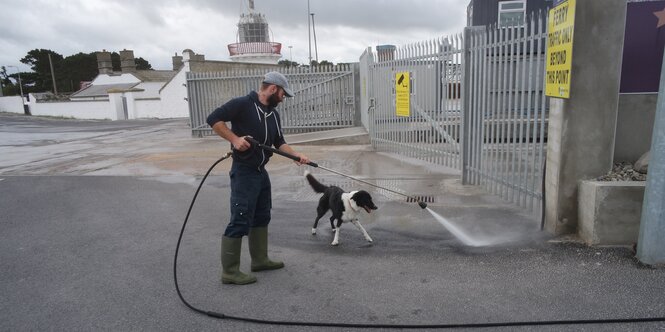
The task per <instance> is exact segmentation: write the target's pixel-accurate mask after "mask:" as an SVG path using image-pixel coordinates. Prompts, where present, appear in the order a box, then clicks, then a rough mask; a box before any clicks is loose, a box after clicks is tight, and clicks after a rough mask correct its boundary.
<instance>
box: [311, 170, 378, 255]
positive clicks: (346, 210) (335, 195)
mask: <svg viewBox="0 0 665 332" xmlns="http://www.w3.org/2000/svg"><path fill="white" fill-rule="evenodd" d="M305 177H306V178H307V182H309V184H310V185H311V186H312V188H313V189H314V191H315V192H317V193H323V196H321V199H319V206H317V208H316V220H314V226H313V227H312V235H316V227H317V226H318V224H319V219H321V217H323V215H324V214H326V212H328V210H331V211H332V216H331V217H330V226H332V229H333V232H335V238H334V239H333V242H332V243H331V245H333V246H336V245H338V244H339V228H340V226H342V222H345V221H350V222H351V223H353V224H354V225H356V227H358V229H360V231H361V232H363V236H365V239H366V240H367V241H369V242H372V238H371V237H369V234H367V231H365V228H363V226H362V225H361V224H360V222H358V215H359V214H360V211H361V210H363V209H364V210H365V211H367V213H370V212H372V210H376V209H377V207H376V205H374V202H373V201H372V196H371V195H370V194H369V193H368V192H366V191H364V190H356V191H352V192H349V193H347V192H344V190H342V188H340V187H337V186H326V185H324V184H322V183H321V182H319V181H317V180H316V179H315V178H314V176H312V174H310V173H309V171H305ZM335 220H337V225H335Z"/></svg>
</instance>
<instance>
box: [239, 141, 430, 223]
mask: <svg viewBox="0 0 665 332" xmlns="http://www.w3.org/2000/svg"><path fill="white" fill-rule="evenodd" d="M245 140H246V141H247V142H249V143H251V144H252V146H256V147H258V148H261V149H263V150H267V151H270V152H273V153H276V154H278V155H280V156H283V157H286V158H289V159H291V160H294V161H298V162H300V157H296V156H294V155H292V154H290V153H286V152H284V151H280V150H277V149H275V148H273V147H271V146H267V145H265V144H261V143H260V142H259V141H257V140H255V139H254V138H252V137H249V136H245ZM306 165H308V166H312V167H314V168H320V169H322V170H324V171H328V172H330V173H334V174H337V175H340V176H343V177H345V178H349V179H352V180H354V181H358V182H361V183H364V184H366V185H369V186H372V187H376V188H379V189H383V190H386V191H389V192H391V193H393V194H397V195H401V196H404V197H406V198H408V199H409V200H410V201H413V202H416V203H418V206H420V208H421V209H423V210H424V209H427V203H425V202H423V201H419V200H417V199H416V198H414V197H413V196H409V195H407V194H403V193H401V192H397V191H394V190H392V189H388V188H384V187H381V186H379V185H376V184H374V183H371V182H367V181H365V180H361V179H358V178H354V177H353V176H351V175H347V174H344V173H341V172H338V171H335V170H332V169H330V168H327V167H323V166H321V165H319V164H317V163H315V162H313V161H310V162H308V163H307V164H306Z"/></svg>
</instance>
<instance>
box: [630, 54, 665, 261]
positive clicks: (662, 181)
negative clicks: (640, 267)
mask: <svg viewBox="0 0 665 332" xmlns="http://www.w3.org/2000/svg"><path fill="white" fill-rule="evenodd" d="M664 58H665V56H664ZM637 258H638V259H639V260H640V262H642V263H645V264H649V265H662V264H665V66H662V67H661V70H660V88H659V91H658V102H657V104H656V118H655V120H654V125H653V134H652V138H651V160H650V161H649V174H648V175H647V185H646V189H645V190H644V203H643V205H642V218H641V221H640V235H639V237H638V239H637Z"/></svg>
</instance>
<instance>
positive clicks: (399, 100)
mask: <svg viewBox="0 0 665 332" xmlns="http://www.w3.org/2000/svg"><path fill="white" fill-rule="evenodd" d="M410 95H411V86H410V80H409V72H408V71H405V72H401V73H396V74H395V113H396V114H397V116H411V101H410V99H409V97H410Z"/></svg>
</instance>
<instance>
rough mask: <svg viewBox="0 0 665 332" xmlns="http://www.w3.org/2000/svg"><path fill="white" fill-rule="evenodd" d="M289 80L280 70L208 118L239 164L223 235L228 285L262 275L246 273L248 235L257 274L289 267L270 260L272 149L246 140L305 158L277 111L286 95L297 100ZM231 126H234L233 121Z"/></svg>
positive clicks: (235, 167) (233, 174) (235, 165)
mask: <svg viewBox="0 0 665 332" xmlns="http://www.w3.org/2000/svg"><path fill="white" fill-rule="evenodd" d="M293 95H294V94H293V91H291V89H290V88H289V83H288V81H287V80H286V77H284V75H282V74H281V73H278V72H270V73H267V74H265V77H264V78H263V82H262V83H261V86H260V87H259V91H258V92H256V91H252V92H250V93H249V94H248V95H246V96H244V97H238V98H234V99H232V100H230V101H228V102H227V103H226V104H224V105H222V106H221V107H219V108H217V109H215V110H214V111H213V112H212V113H211V114H210V115H209V116H208V119H207V122H208V124H209V125H210V126H211V127H212V129H213V131H215V133H217V134H218V135H219V136H221V137H222V138H224V139H226V140H227V141H229V142H230V143H231V146H232V151H233V164H232V165H231V171H230V172H229V177H230V179H231V220H230V222H229V224H228V225H227V227H226V230H225V231H224V236H223V237H222V253H221V256H222V278H221V279H222V283H224V284H238V285H244V284H250V283H253V282H256V277H254V276H252V275H251V274H245V273H242V272H240V251H241V246H242V237H243V236H245V235H247V236H248V239H249V253H250V256H251V258H252V264H251V270H252V271H253V272H258V271H264V270H275V269H280V268H283V267H284V263H282V262H279V261H272V260H270V259H269V258H268V224H269V223H270V209H271V207H272V198H271V188H270V177H269V175H268V172H267V171H266V169H265V165H266V164H267V163H268V160H269V159H270V157H271V156H272V152H270V151H268V150H266V149H259V148H256V147H252V145H251V144H250V143H249V142H248V141H247V140H246V139H245V138H246V137H252V138H254V139H255V140H256V141H258V142H259V143H261V144H263V145H266V146H274V147H275V148H277V149H278V150H279V151H282V152H286V153H289V154H292V155H294V156H296V157H299V158H300V160H299V161H297V162H296V163H297V164H299V165H300V164H306V163H309V162H310V160H309V158H308V157H307V156H305V155H303V154H300V153H297V152H295V151H294V150H293V148H291V147H290V146H289V145H288V144H286V141H285V140H284V135H283V134H282V129H281V121H280V117H279V113H277V110H276V109H275V107H277V105H279V103H281V102H282V101H283V100H284V98H286V97H293ZM229 122H230V123H231V128H229V126H228V125H227V123H229Z"/></svg>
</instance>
